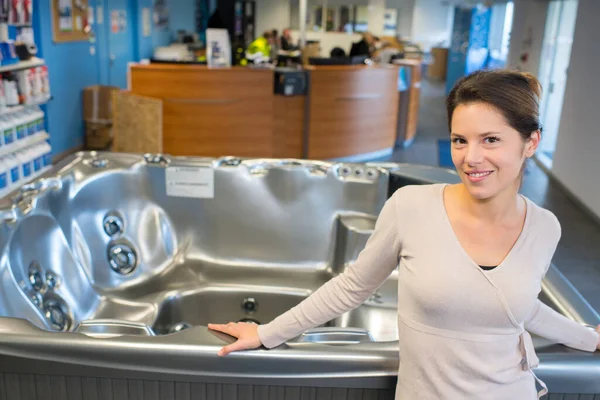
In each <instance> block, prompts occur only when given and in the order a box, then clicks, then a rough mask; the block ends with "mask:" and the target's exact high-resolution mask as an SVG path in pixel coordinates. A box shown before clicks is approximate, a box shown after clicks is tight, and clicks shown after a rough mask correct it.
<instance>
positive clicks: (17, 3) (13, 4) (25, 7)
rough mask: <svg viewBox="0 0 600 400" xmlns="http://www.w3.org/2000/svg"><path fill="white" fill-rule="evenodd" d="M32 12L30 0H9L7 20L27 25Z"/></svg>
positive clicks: (29, 22)
mask: <svg viewBox="0 0 600 400" xmlns="http://www.w3.org/2000/svg"><path fill="white" fill-rule="evenodd" d="M32 14H33V1H32V0H10V1H9V10H8V21H9V22H10V23H11V24H17V25H29V24H31V16H32Z"/></svg>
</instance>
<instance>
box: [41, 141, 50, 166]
mask: <svg viewBox="0 0 600 400" xmlns="http://www.w3.org/2000/svg"><path fill="white" fill-rule="evenodd" d="M40 148H41V152H42V159H43V163H44V167H50V166H51V165H52V146H50V143H48V142H47V141H43V142H42V143H41V144H40Z"/></svg>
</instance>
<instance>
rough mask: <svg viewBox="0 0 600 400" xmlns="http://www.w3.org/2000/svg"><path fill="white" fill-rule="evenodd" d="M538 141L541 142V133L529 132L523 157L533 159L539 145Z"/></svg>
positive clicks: (537, 131)
mask: <svg viewBox="0 0 600 400" xmlns="http://www.w3.org/2000/svg"><path fill="white" fill-rule="evenodd" d="M540 140H542V133H541V132H540V131H539V129H538V130H536V131H533V132H531V136H530V137H529V140H527V144H526V146H525V156H526V157H527V158H529V157H533V155H534V154H535V152H536V150H537V148H538V146H539V145H540Z"/></svg>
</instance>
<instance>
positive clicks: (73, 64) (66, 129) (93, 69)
mask: <svg viewBox="0 0 600 400" xmlns="http://www.w3.org/2000/svg"><path fill="white" fill-rule="evenodd" d="M90 3H93V2H90ZM33 7H34V10H35V12H34V15H33V17H34V18H33V28H34V32H35V41H36V44H37V46H38V52H39V54H38V55H39V57H41V58H44V59H45V60H46V64H47V65H48V70H49V75H50V92H51V94H52V96H53V100H52V101H51V102H50V103H49V104H48V105H46V106H44V111H45V112H46V125H47V126H46V127H47V129H48V133H50V143H51V145H52V153H53V154H58V153H62V152H64V151H66V150H69V149H72V148H74V147H77V146H80V145H82V144H83V131H84V126H83V119H82V114H83V111H82V101H81V90H82V89H83V88H84V87H86V86H89V85H94V84H96V83H97V82H98V72H99V71H98V60H97V56H95V55H91V54H90V43H89V42H74V43H61V44H54V43H53V42H52V27H51V24H52V22H51V19H50V1H48V0H34V2H33Z"/></svg>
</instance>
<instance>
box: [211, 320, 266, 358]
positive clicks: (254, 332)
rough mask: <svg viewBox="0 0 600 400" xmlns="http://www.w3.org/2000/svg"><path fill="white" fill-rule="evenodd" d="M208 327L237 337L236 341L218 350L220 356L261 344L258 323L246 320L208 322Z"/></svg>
mask: <svg viewBox="0 0 600 400" xmlns="http://www.w3.org/2000/svg"><path fill="white" fill-rule="evenodd" d="M208 329H212V330H215V331H219V332H223V333H226V334H228V335H230V336H233V337H235V338H237V341H235V342H233V343H231V344H230V345H227V346H225V347H223V348H221V350H219V353H218V354H219V355H220V356H226V355H227V354H229V353H231V352H233V351H240V350H248V349H255V348H257V347H260V346H261V344H262V343H261V342H260V338H259V337H258V325H256V324H251V323H246V322H230V323H228V324H208Z"/></svg>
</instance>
